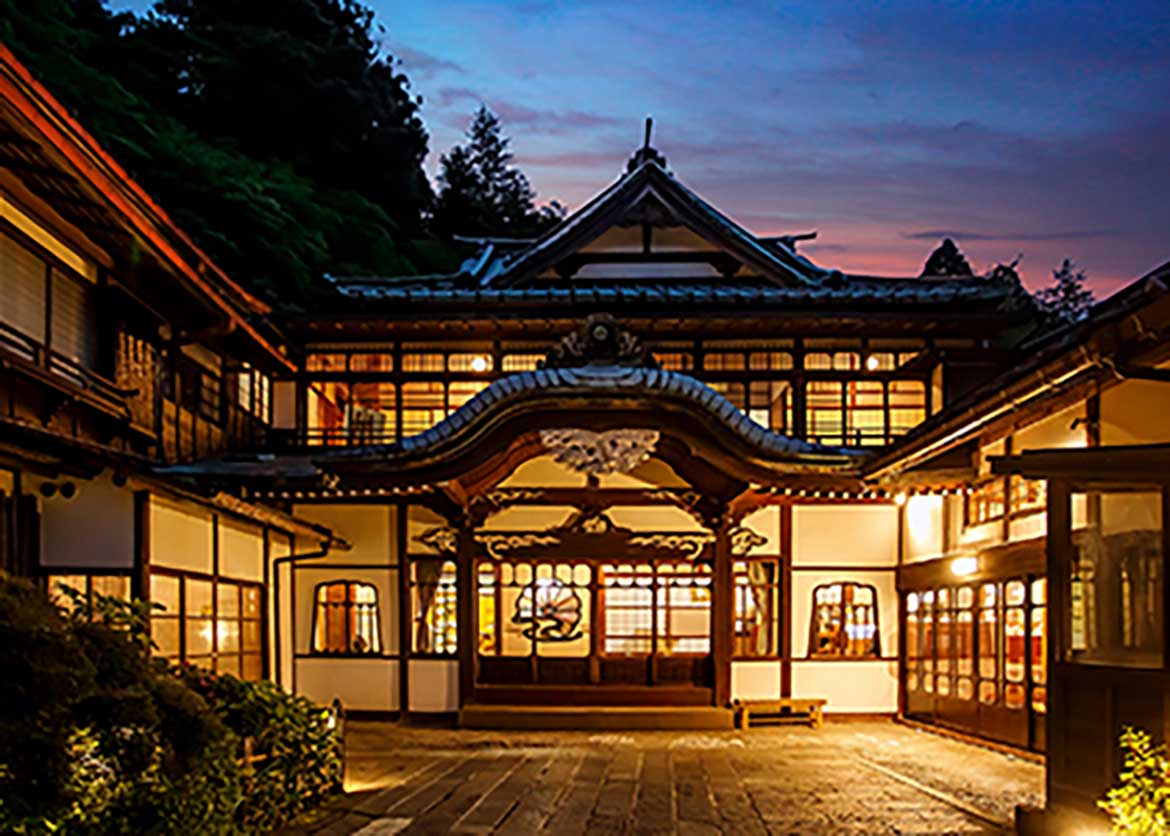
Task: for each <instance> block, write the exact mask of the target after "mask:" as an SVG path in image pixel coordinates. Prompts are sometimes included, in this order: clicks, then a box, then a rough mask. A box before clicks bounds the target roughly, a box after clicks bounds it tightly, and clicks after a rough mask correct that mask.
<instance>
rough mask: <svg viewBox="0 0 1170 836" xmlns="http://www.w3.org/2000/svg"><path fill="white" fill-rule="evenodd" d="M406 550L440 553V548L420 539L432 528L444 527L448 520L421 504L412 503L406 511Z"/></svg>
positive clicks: (415, 552)
mask: <svg viewBox="0 0 1170 836" xmlns="http://www.w3.org/2000/svg"><path fill="white" fill-rule="evenodd" d="M406 517H407V521H406V550H407V552H409V553H414V554H417V553H420V552H421V553H424V554H438V549H436V548H434V547H433V546H430V545H426V544H425V543H422V542H420V541H419V538H420V537H422V536H423V535H424V534H426V533H427V532H428V531H430V530H431V529H432V528H443V527H446V526H447V521H446V520H445V519H443V518H442V517H440V516H439V515H438V514H436V513H435V512H434V511H431V510H430V509H429V508H424V507H422V506H421V505H411V506H410V507H409V509H408V510H407V513H406Z"/></svg>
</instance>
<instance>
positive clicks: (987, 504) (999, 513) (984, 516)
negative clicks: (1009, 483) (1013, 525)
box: [964, 479, 1005, 526]
mask: <svg viewBox="0 0 1170 836" xmlns="http://www.w3.org/2000/svg"><path fill="white" fill-rule="evenodd" d="M964 508H965V516H966V524H967V525H969V526H972V525H982V524H983V523H986V522H991V521H992V520H999V519H1003V515H1004V509H1005V505H1004V491H1003V480H1002V479H991V480H989V481H987V482H983V483H981V484H978V485H975V486H974V487H972V488H971V489H970V490H969V491H968V492H967V496H966V502H965V505H964Z"/></svg>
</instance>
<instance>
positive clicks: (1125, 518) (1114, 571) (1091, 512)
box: [1067, 489, 1164, 668]
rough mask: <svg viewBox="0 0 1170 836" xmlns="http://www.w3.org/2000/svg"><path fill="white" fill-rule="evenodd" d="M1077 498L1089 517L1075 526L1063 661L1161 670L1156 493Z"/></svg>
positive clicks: (1113, 493) (1158, 498) (1159, 530)
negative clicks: (1083, 505)
mask: <svg viewBox="0 0 1170 836" xmlns="http://www.w3.org/2000/svg"><path fill="white" fill-rule="evenodd" d="M1083 497H1084V502H1085V507H1086V508H1087V514H1086V517H1087V520H1088V522H1087V523H1086V525H1085V527H1083V528H1081V529H1078V530H1076V531H1074V532H1073V545H1074V548H1075V557H1074V564H1073V566H1072V567H1071V572H1070V589H1069V604H1070V616H1071V619H1070V620H1071V635H1070V637H1069V645H1068V651H1067V652H1068V659H1069V660H1070V661H1074V662H1078V663H1080V664H1086V665H1119V666H1123V667H1136V668H1161V667H1162V629H1163V628H1162V625H1163V620H1164V613H1163V600H1162V589H1163V570H1162V567H1163V555H1162V493H1161V491H1159V490H1156V489H1135V490H1132V491H1123V490H1116V491H1108V492H1093V493H1088V494H1084V495H1083ZM1077 498H1078V497H1077V496H1074V501H1076V500H1077Z"/></svg>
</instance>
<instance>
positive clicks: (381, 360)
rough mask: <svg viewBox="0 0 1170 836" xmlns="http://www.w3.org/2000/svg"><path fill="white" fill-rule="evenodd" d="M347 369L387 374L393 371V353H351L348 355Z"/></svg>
mask: <svg viewBox="0 0 1170 836" xmlns="http://www.w3.org/2000/svg"><path fill="white" fill-rule="evenodd" d="M349 370H350V371H352V372H364V373H367V374H370V373H381V374H389V373H390V372H392V371H394V355H393V354H388V353H384V352H383V353H380V354H351V355H350V356H349Z"/></svg>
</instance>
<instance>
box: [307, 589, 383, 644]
mask: <svg viewBox="0 0 1170 836" xmlns="http://www.w3.org/2000/svg"><path fill="white" fill-rule="evenodd" d="M343 584H344V585H345V588H346V597H345V600H344V601H343V602H341V603H342V606H343V608H344V609H343V612H344V613H345V616H346V617H345V646H346V650H322V649H321V648H320V647H319V646H318V643H317V636H318V635H319V634H318V630H317V628H318V626H319V625H320V624H321V616H322V607H328V606H329V605H330V604H331V602H328V601H322V600H321V592H322V590H324V589H326V588H328V587H332V586H339V585H343ZM361 587H368V588H369V589H370V591H371V592H373V594H374V600H373V604H372V608H373V628H372V631H371V635H372V636H373V637H374V639H375V640H376V641H372V642H370V649H369V650H367V651H360V650H354V649H353V639H354V636H353V623H352V618H351V617H350V616H351V613H352V609H353V607H354V606H356V605H357V604H358V602H356V601H354V600H353V598H352V595H351V589H353V588H361ZM328 612H329V610H326V611H325V614H326V615H328ZM325 629H326V633H328V619H326V625H325ZM309 655H310V656H318V657H323V658H329V659H338V658H350V659H370V658H381V657H384V656H385V655H386V651H385V648H384V647H383V642H382V602H381V601H380V600H379V597H378V586H377V584H375V583H373V582H372V581H367V580H358V579H356V578H337V579H335V580H329V581H321V582H320V583H318V584H316V585H315V586H314V587H313V620H312V625H311V632H310V633H309Z"/></svg>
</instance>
